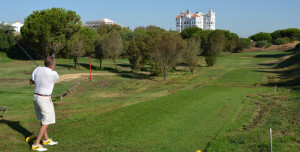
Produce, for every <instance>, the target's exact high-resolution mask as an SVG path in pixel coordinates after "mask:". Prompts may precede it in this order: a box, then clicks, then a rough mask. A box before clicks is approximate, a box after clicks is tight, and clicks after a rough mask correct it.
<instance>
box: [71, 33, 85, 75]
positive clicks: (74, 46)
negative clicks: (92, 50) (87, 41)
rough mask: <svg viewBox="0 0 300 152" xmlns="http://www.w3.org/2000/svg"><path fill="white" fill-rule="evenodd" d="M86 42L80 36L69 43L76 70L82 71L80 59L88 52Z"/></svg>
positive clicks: (74, 37)
mask: <svg viewBox="0 0 300 152" xmlns="http://www.w3.org/2000/svg"><path fill="white" fill-rule="evenodd" d="M83 43H84V41H83V40H82V39H81V38H80V35H79V34H76V35H74V36H73V37H72V38H71V40H70V41H69V47H70V49H71V52H70V55H71V56H72V57H74V63H75V69H76V68H77V65H78V69H79V70H80V64H79V60H78V58H79V57H81V56H83V55H84V54H85V53H86V52H85V50H84V44H83Z"/></svg>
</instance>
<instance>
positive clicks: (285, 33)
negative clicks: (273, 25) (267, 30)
mask: <svg viewBox="0 0 300 152" xmlns="http://www.w3.org/2000/svg"><path fill="white" fill-rule="evenodd" d="M271 35H272V39H273V40H276V39H277V38H284V37H288V38H289V39H290V40H292V41H294V40H300V29H298V28H288V29H283V30H276V31H274V32H273V33H272V34H271Z"/></svg>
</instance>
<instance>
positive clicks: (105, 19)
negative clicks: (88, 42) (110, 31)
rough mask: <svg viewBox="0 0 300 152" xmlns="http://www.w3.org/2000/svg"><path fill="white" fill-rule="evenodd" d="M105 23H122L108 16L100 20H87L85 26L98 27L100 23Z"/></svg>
mask: <svg viewBox="0 0 300 152" xmlns="http://www.w3.org/2000/svg"><path fill="white" fill-rule="evenodd" d="M103 24H106V25H114V24H117V25H120V24H118V23H116V22H115V21H113V20H110V19H108V18H103V19H100V20H93V21H87V22H85V24H84V25H83V26H85V27H88V28H91V29H97V28H98V26H99V25H103Z"/></svg>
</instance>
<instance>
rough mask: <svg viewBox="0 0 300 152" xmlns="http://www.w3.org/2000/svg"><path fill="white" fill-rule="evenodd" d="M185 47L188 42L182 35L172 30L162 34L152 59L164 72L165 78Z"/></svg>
mask: <svg viewBox="0 0 300 152" xmlns="http://www.w3.org/2000/svg"><path fill="white" fill-rule="evenodd" d="M185 47H186V44H185V43H184V41H183V40H182V39H181V36H180V35H177V34H173V33H171V32H166V33H163V34H162V37H161V39H160V41H159V43H158V47H157V49H156V50H155V51H154V52H152V54H151V59H152V61H153V62H154V65H155V66H156V67H157V68H158V69H159V70H160V71H161V72H163V73H164V80H166V77H167V73H168V71H169V70H170V69H171V68H172V67H174V66H175V65H176V63H177V58H178V56H179V54H180V53H181V52H182V51H183V50H184V49H185Z"/></svg>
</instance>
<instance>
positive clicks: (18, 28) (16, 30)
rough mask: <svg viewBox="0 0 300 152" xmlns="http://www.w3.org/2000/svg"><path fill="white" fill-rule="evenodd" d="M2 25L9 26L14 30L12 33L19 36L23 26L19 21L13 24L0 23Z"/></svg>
mask: <svg viewBox="0 0 300 152" xmlns="http://www.w3.org/2000/svg"><path fill="white" fill-rule="evenodd" d="M1 23H3V24H5V25H10V26H12V27H13V28H14V30H15V31H14V32H15V34H19V33H20V32H21V28H22V26H23V25H24V24H22V23H21V22H20V21H16V22H15V23H4V22H0V24H1Z"/></svg>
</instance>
